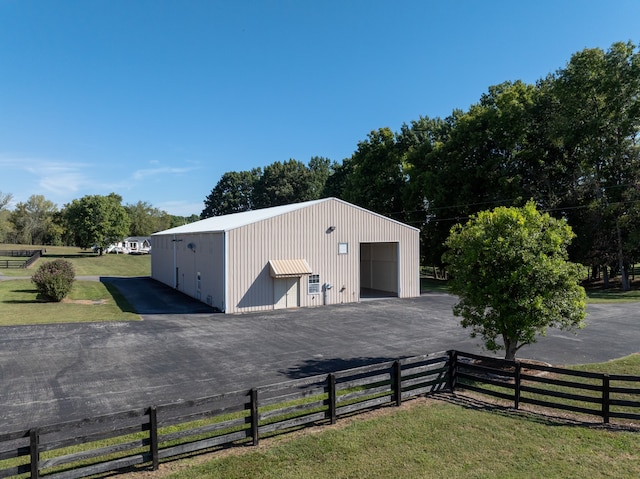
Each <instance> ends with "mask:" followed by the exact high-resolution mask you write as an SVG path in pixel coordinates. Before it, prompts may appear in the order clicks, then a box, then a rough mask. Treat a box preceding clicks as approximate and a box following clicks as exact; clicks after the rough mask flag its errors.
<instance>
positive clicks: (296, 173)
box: [253, 159, 317, 208]
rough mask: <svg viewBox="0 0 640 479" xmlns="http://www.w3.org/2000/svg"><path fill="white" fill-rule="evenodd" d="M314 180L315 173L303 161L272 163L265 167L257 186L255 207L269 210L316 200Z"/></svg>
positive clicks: (254, 192)
mask: <svg viewBox="0 0 640 479" xmlns="http://www.w3.org/2000/svg"><path fill="white" fill-rule="evenodd" d="M314 180H315V176H314V174H313V172H312V171H311V170H310V169H309V168H308V167H307V166H306V165H305V164H304V163H302V162H301V161H298V160H294V159H290V160H288V161H285V162H280V161H276V162H275V163H271V164H270V165H268V166H265V167H264V170H263V172H262V176H260V178H259V179H258V181H257V182H256V184H255V187H254V191H253V206H254V207H255V208H268V207H271V206H280V205H287V204H291V203H300V202H302V201H308V200H312V199H315V197H314V196H315V194H316V190H317V186H316V185H315V181H314Z"/></svg>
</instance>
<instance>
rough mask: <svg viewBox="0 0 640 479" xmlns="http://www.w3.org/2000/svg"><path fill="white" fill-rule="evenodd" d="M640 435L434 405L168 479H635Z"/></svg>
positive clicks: (201, 466) (360, 422)
mask: <svg viewBox="0 0 640 479" xmlns="http://www.w3.org/2000/svg"><path fill="white" fill-rule="evenodd" d="M638 439H639V437H638V432H628V431H613V430H604V429H597V428H589V427H582V426H577V425H576V424H572V423H571V424H567V423H565V422H562V421H553V420H546V419H545V418H541V417H539V416H534V417H533V418H532V417H531V416H526V415H525V414H521V413H515V412H513V413H511V412H508V411H505V410H503V409H492V410H491V409H490V410H478V409H474V408H469V407H463V406H459V405H456V404H450V403H445V402H439V401H434V402H430V403H427V404H424V403H421V404H420V405H417V406H413V407H411V406H410V407H408V408H406V409H402V410H395V411H392V412H390V413H387V414H384V415H381V416H379V417H375V418H369V419H357V418H356V419H355V420H353V421H352V422H350V424H348V425H347V426H345V427H339V428H337V429H331V430H326V431H323V432H319V433H317V434H305V435H303V436H302V437H299V438H295V439H293V440H290V439H288V438H283V440H281V441H279V442H275V443H274V445H273V446H272V447H268V448H265V449H263V450H258V451H250V452H249V451H246V452H243V453H242V454H240V455H233V456H229V457H223V458H220V459H214V460H210V461H208V462H206V463H203V464H199V465H196V466H193V467H190V468H188V469H184V470H181V471H177V472H174V473H173V474H171V475H168V476H166V477H171V478H176V479H177V478H179V479H190V478H202V477H208V478H226V479H233V478H246V477H252V478H273V479H276V478H291V479H294V478H295V479H316V478H317V479H320V478H329V477H337V478H369V479H386V478H389V477H397V478H405V479H408V478H517V479H523V478H532V479H533V478H540V477H550V478H556V477H557V478H585V477H589V478H605V477H611V478H614V477H615V478H622V477H625V478H627V477H629V478H631V477H640V448H638Z"/></svg>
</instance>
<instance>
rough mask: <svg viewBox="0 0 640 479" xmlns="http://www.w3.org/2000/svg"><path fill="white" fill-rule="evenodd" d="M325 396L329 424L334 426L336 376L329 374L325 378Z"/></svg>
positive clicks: (335, 418)
mask: <svg viewBox="0 0 640 479" xmlns="http://www.w3.org/2000/svg"><path fill="white" fill-rule="evenodd" d="M327 394H328V396H329V420H330V421H331V424H335V423H336V420H337V417H336V409H337V397H336V375H335V374H333V373H331V374H329V375H328V376H327Z"/></svg>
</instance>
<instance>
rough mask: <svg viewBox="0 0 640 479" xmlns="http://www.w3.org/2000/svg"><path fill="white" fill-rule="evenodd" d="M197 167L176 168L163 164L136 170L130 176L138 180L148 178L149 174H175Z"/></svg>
mask: <svg viewBox="0 0 640 479" xmlns="http://www.w3.org/2000/svg"><path fill="white" fill-rule="evenodd" d="M195 169H197V168H195V167H190V168H184V167H183V168H176V167H171V166H163V167H160V168H146V169H142V170H136V171H134V172H133V175H132V178H133V179H134V180H136V181H140V180H144V179H146V178H149V177H151V176H159V175H175V174H181V173H188V172H190V171H193V170H195Z"/></svg>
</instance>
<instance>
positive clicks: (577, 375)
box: [452, 351, 640, 423]
mask: <svg viewBox="0 0 640 479" xmlns="http://www.w3.org/2000/svg"><path fill="white" fill-rule="evenodd" d="M452 370H453V371H454V373H453V377H452V386H453V388H458V389H466V390H470V391H475V392H478V393H481V394H486V395H489V396H493V397H496V398H499V399H503V400H507V401H510V402H512V403H513V407H514V408H515V409H518V408H519V407H520V405H521V404H531V405H535V406H541V407H545V408H551V409H560V410H564V411H570V412H573V413H579V414H586V415H589V416H595V417H598V418H601V419H602V421H603V422H604V423H609V422H610V419H612V418H617V419H625V420H632V421H640V376H626V375H615V374H604V373H592V372H587V371H575V370H572V369H565V368H556V367H553V366H548V365H544V364H537V363H535V362H529V361H527V362H521V361H505V360H496V359H492V358H488V357H485V356H478V355H475V354H468V353H462V352H459V351H456V352H454V353H453V355H452Z"/></svg>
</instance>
